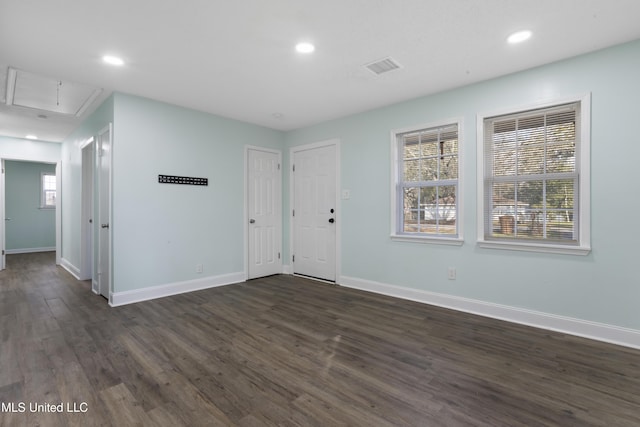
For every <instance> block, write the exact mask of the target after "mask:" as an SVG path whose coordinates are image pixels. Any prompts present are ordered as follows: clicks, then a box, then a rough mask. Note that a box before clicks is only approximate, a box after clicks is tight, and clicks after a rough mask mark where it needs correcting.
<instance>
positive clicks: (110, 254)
mask: <svg viewBox="0 0 640 427" xmlns="http://www.w3.org/2000/svg"><path fill="white" fill-rule="evenodd" d="M107 132H109V143H110V145H109V153H108V154H107V155H108V156H109V176H108V177H107V180H108V182H109V189H108V193H109V194H107V196H108V202H107V219H108V224H109V233H108V237H107V254H108V261H107V264H108V265H107V267H106V268H107V271H108V272H109V279H108V280H107V289H108V295H109V298H108V301H109V305H111V304H112V303H113V211H112V207H113V145H114V144H113V140H114V138H113V123H109V124H108V125H107V126H105V127H104V128H102V129H100V131H99V132H98V137H97V138H96V141H97V144H96V146H95V153H94V155H95V156H96V179H97V183H96V187H97V190H98V191H97V197H98V218H94V222H95V219H97V220H98V221H97V222H95V224H96V225H95V226H96V227H98V233H97V234H98V251H97V260H98V265H100V263H101V261H102V237H101V236H102V233H101V232H100V228H99V224H100V221H101V218H100V211H101V209H100V200H101V197H102V194H101V192H102V183H101V182H100V180H101V179H102V176H101V168H102V160H101V157H102V156H101V152H102V138H103V136H104V134H105V133H107ZM100 267H101V268H103V266H100ZM99 284H100V282H98V285H99ZM98 293H99V294H100V293H101V292H100V289H99V286H98Z"/></svg>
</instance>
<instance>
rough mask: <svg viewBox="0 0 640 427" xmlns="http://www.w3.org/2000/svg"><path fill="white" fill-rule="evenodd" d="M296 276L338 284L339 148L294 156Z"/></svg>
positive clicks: (322, 148)
mask: <svg viewBox="0 0 640 427" xmlns="http://www.w3.org/2000/svg"><path fill="white" fill-rule="evenodd" d="M292 170H293V172H292V175H293V178H292V179H293V181H294V183H293V189H294V193H293V199H294V201H293V212H292V215H293V218H292V219H293V272H294V274H302V275H305V276H311V277H316V278H319V279H323V280H328V281H332V282H335V280H336V223H335V221H336V218H337V215H336V210H337V200H336V145H335V144H330V145H325V146H317V147H316V146H313V148H309V149H304V148H302V149H298V150H295V151H294V153H293V168H292Z"/></svg>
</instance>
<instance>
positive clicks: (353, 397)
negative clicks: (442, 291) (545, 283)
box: [0, 253, 640, 427]
mask: <svg viewBox="0 0 640 427" xmlns="http://www.w3.org/2000/svg"><path fill="white" fill-rule="evenodd" d="M7 258H8V261H7V264H8V269H7V270H5V271H3V272H0V343H1V347H0V368H1V369H0V403H2V405H3V407H2V412H1V413H0V425H2V426H36V425H41V426H171V427H174V426H247V427H248V426H271V425H273V426H275V425H278V426H492V427H495V426H525V425H526V426H638V425H640V351H636V350H632V349H628V348H623V347H617V346H613V345H608V344H603V343H600V342H595V341H590V340H586V339H581V338H576V337H572V336H565V335H562V334H558V333H552V332H549V331H544V330H538V329H534V328H528V327H524V326H519V325H514V324H510V323H506V322H501V321H497V320H491V319H486V318H482V317H477V316H473V315H467V314H464V313H459V312H455V311H451V310H446V309H441V308H437V307H431V306H427V305H422V304H418V303H413V302H409V301H403V300H398V299H393V298H388V297H383V296H379V295H375V294H370V293H366V292H360V291H356V290H351V289H346V288H341V287H336V286H329V285H326V284H321V283H316V282H312V281H309V280H305V279H301V278H297V277H291V276H273V277H269V278H264V279H258V280H254V281H250V282H247V283H243V284H237V285H230V286H225V287H220V288H215V289H210V290H205V291H200V292H193V293H190V294H184V295H178V296H174V297H169V298H163V299H158V300H154V301H148V302H143V303H139V304H133V305H128V306H124V307H117V308H110V307H109V306H108V305H107V302H106V300H105V299H104V298H102V297H100V296H97V295H94V294H93V293H92V292H91V291H90V286H89V283H88V282H79V281H76V280H75V279H73V278H72V277H71V276H70V275H69V274H68V273H67V272H65V271H64V270H63V269H61V268H60V267H56V266H55V265H54V258H53V254H51V253H45V254H29V255H10V256H8V257H7ZM20 403H24V404H25V411H24V412H20V411H19V406H18V405H19V404H20ZM60 403H63V404H64V405H65V406H66V405H76V407H77V408H78V409H80V408H82V409H84V410H86V412H69V411H67V408H66V407H65V408H64V409H65V410H64V411H63V412H62V413H57V412H56V413H53V412H42V411H40V412H38V411H35V412H32V411H30V408H29V405H30V404H41V405H43V404H51V405H58V404H60ZM11 404H13V405H14V409H17V410H16V411H15V412H11V411H10V409H11V408H10V407H9V405H11ZM72 408H73V406H72Z"/></svg>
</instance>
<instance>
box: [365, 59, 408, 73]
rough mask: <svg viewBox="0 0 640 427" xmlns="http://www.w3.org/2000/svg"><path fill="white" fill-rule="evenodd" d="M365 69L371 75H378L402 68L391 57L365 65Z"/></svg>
mask: <svg viewBox="0 0 640 427" xmlns="http://www.w3.org/2000/svg"><path fill="white" fill-rule="evenodd" d="M365 67H366V68H367V69H368V70H369V71H371V72H372V73H374V74H378V75H380V74H383V73H387V72H389V71H393V70H397V69H398V68H402V66H401V65H400V64H398V63H397V62H396V60H395V59H393V58H391V57H387V58H384V59H381V60H379V61H375V62H372V63H370V64H366V65H365Z"/></svg>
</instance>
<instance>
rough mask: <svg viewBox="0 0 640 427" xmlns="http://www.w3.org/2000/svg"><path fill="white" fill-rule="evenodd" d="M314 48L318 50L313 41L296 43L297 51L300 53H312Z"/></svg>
mask: <svg viewBox="0 0 640 427" xmlns="http://www.w3.org/2000/svg"><path fill="white" fill-rule="evenodd" d="M314 50H316V47H315V46H314V45H312V44H311V43H306V42H305V43H298V44H297V45H296V51H298V52H300V53H311V52H313V51H314Z"/></svg>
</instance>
